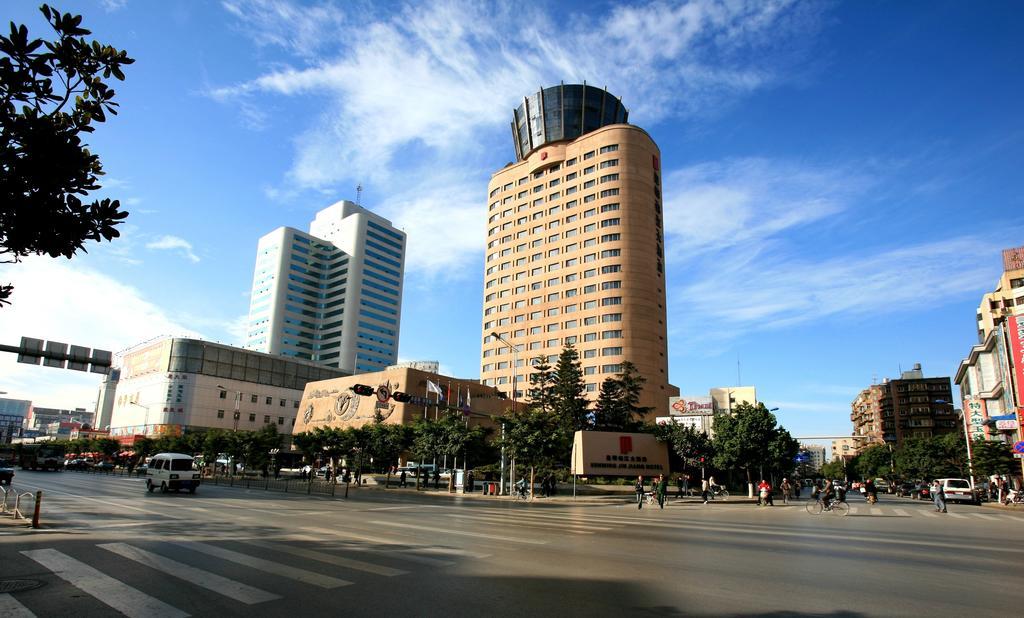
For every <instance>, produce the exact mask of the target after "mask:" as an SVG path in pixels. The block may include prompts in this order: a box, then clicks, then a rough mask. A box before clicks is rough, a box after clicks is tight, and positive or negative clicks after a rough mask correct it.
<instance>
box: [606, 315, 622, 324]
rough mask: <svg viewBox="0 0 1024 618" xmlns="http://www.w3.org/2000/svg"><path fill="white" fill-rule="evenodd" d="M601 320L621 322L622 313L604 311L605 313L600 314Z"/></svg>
mask: <svg viewBox="0 0 1024 618" xmlns="http://www.w3.org/2000/svg"><path fill="white" fill-rule="evenodd" d="M601 321H602V322H621V321H622V314H621V313H606V314H604V315H602V316H601Z"/></svg>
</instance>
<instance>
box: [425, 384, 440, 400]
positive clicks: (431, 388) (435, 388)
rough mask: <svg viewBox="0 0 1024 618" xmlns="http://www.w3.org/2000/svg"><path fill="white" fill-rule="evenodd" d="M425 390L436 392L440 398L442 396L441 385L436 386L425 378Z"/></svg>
mask: <svg viewBox="0 0 1024 618" xmlns="http://www.w3.org/2000/svg"><path fill="white" fill-rule="evenodd" d="M427 392H428V393H437V396H438V397H441V398H442V399H443V398H444V391H442V390H441V387H440V386H438V385H437V384H434V383H433V382H431V381H430V380H427Z"/></svg>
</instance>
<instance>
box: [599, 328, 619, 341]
mask: <svg viewBox="0 0 1024 618" xmlns="http://www.w3.org/2000/svg"><path fill="white" fill-rule="evenodd" d="M601 339H622V331H621V330H603V331H601Z"/></svg>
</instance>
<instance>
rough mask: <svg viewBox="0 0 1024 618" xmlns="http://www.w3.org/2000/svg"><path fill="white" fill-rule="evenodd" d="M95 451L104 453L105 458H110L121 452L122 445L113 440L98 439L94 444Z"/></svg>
mask: <svg viewBox="0 0 1024 618" xmlns="http://www.w3.org/2000/svg"><path fill="white" fill-rule="evenodd" d="M93 445H94V447H95V450H97V451H99V452H101V453H103V456H104V457H107V458H110V457H113V456H114V453H118V452H120V451H121V443H120V442H118V441H117V440H115V439H113V438H96V440H95V441H94V443H93Z"/></svg>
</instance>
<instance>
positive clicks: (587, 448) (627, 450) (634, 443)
mask: <svg viewBox="0 0 1024 618" xmlns="http://www.w3.org/2000/svg"><path fill="white" fill-rule="evenodd" d="M572 473H573V474H581V475H584V476H590V475H596V476H639V475H643V476H656V475H658V474H666V475H667V474H668V473H669V470H668V445H667V444H665V443H664V442H658V440H657V438H655V437H654V436H653V435H651V434H649V433H619V432H616V431H577V432H576V435H575V437H574V439H573V443H572Z"/></svg>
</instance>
